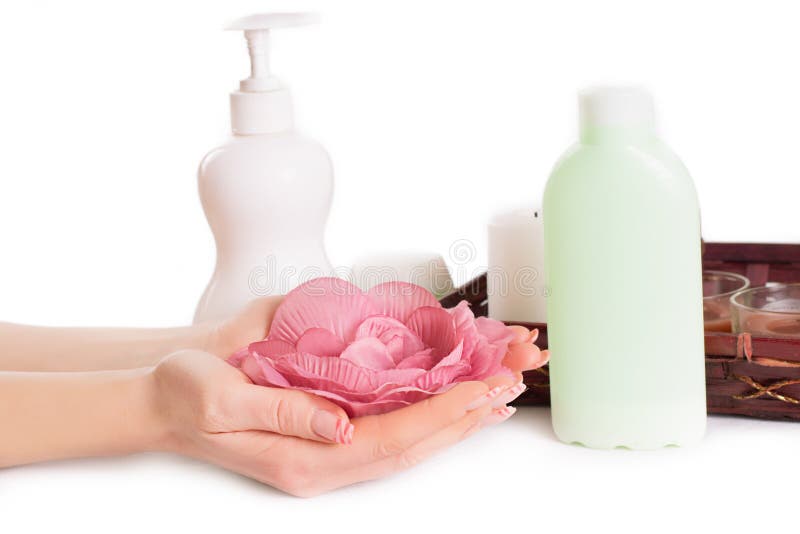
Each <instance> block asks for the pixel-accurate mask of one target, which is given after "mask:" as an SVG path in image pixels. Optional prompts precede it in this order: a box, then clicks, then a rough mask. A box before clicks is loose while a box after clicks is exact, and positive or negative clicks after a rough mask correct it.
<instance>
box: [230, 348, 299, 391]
mask: <svg viewBox="0 0 800 534" xmlns="http://www.w3.org/2000/svg"><path fill="white" fill-rule="evenodd" d="M240 369H241V370H242V372H243V373H244V374H246V375H247V377H248V378H249V379H250V380H252V381H253V383H254V384H258V385H260V386H275V387H291V384H290V383H289V381H288V380H286V377H284V376H283V375H282V374H281V373H280V372H278V371H277V370H276V369H275V367H274V366H273V365H272V362H271V361H270V360H269V359H267V358H264V357H261V356H259V355H258V354H254V353H252V352H251V353H250V354H248V355H247V356H246V357H245V358H244V360H242V364H241V366H240Z"/></svg>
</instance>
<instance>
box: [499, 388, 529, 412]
mask: <svg viewBox="0 0 800 534" xmlns="http://www.w3.org/2000/svg"><path fill="white" fill-rule="evenodd" d="M526 389H528V386H526V385H525V384H523V383H522V382H520V383H518V384H516V385H514V386H512V387H510V388H508V389H507V390H506V391H505V393H503V394H502V395H500V396H499V397H497V398H496V399H495V400H494V402H492V408H494V409H500V408H502V407H503V405H505V404H508V403H509V402H512V401H514V400H516V398H517V397H519V396H520V395H522V394H523V393H524V392H525V390H526Z"/></svg>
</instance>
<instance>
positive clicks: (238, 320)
mask: <svg viewBox="0 0 800 534" xmlns="http://www.w3.org/2000/svg"><path fill="white" fill-rule="evenodd" d="M282 300H283V295H277V296H272V297H262V298H258V299H255V300H251V301H250V302H248V303H247V304H245V305H244V307H243V308H242V309H241V310H240V311H239V312H238V313H237V314H236V315H233V316H232V317H229V318H227V319H224V320H222V321H217V322H210V323H206V324H202V325H200V328H202V329H204V330H205V331H206V336H205V337H206V339H207V342H206V345H205V347H204V348H205V350H206V351H208V352H210V353H212V354H215V355H217V356H219V357H220V358H227V357H228V356H230V355H231V354H233V353H234V352H236V351H237V350H239V349H241V348H242V347H246V346H247V345H249V344H250V343H252V342H253V341H260V340H262V339H264V338H265V337H267V333H268V332H269V326H270V324H271V323H272V317H273V316H274V315H275V310H276V309H278V306H279V305H280V303H281V301H282Z"/></svg>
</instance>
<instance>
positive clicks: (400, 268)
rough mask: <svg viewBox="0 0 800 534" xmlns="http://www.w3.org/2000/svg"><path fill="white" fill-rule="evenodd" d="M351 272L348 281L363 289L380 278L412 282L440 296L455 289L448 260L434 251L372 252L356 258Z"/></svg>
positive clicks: (374, 283)
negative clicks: (448, 267) (446, 261)
mask: <svg viewBox="0 0 800 534" xmlns="http://www.w3.org/2000/svg"><path fill="white" fill-rule="evenodd" d="M351 273H352V279H351V281H352V282H353V283H354V284H355V285H357V286H359V287H360V288H361V289H364V290H366V289H369V288H370V287H372V286H375V285H378V284H380V283H383V282H392V281H397V282H411V283H412V284H416V285H418V286H422V287H424V288H425V289H427V290H428V291H430V292H431V293H433V294H434V295H436V298H442V297H444V296H445V295H447V294H449V293H451V292H452V291H453V289H454V287H453V279H452V278H451V276H450V271H449V270H448V269H447V264H446V263H445V261H444V259H443V258H442V256H441V255H439V254H436V253H435V252H409V251H405V252H379V253H374V254H371V255H369V256H364V257H361V258H359V259H358V261H356V262H355V263H354V264H353V266H352V267H351Z"/></svg>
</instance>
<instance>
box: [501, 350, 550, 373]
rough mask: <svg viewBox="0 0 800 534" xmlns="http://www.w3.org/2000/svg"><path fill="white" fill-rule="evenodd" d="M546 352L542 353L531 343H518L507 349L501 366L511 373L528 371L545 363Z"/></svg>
mask: <svg viewBox="0 0 800 534" xmlns="http://www.w3.org/2000/svg"><path fill="white" fill-rule="evenodd" d="M547 355H548V353H547V351H544V352H542V351H541V350H539V347H537V346H536V345H534V344H532V343H520V344H517V345H511V346H510V347H509V350H508V353H506V357H505V358H504V359H503V365H505V366H506V367H508V368H509V369H511V370H512V371H528V370H531V369H536V368H537V367H541V366H542V365H544V364H545V363H547Z"/></svg>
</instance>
